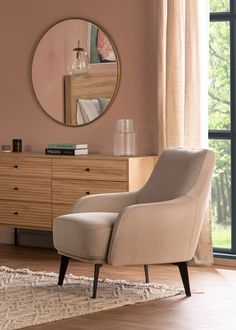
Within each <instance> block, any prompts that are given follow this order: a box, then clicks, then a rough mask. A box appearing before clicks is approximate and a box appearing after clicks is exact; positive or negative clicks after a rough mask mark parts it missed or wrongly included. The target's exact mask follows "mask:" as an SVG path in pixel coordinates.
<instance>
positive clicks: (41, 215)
mask: <svg viewBox="0 0 236 330" xmlns="http://www.w3.org/2000/svg"><path fill="white" fill-rule="evenodd" d="M0 223H1V224H4V225H10V226H13V227H17V228H42V229H46V228H47V229H51V228H52V217H51V204H50V203H34V202H15V201H3V200H0Z"/></svg>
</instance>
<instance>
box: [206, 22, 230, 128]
mask: <svg viewBox="0 0 236 330" xmlns="http://www.w3.org/2000/svg"><path fill="white" fill-rule="evenodd" d="M208 96H209V98H208V99H209V129H214V130H217V129H219V130H229V129H230V25H229V22H211V23H210V41H209V90H208Z"/></svg>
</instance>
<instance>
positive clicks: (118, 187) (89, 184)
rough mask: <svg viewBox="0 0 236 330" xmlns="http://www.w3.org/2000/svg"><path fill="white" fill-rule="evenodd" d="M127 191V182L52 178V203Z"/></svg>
mask: <svg viewBox="0 0 236 330" xmlns="http://www.w3.org/2000/svg"><path fill="white" fill-rule="evenodd" d="M122 191H127V183H126V182H122V181H121V182H119V181H99V180H98V181H97V180H65V179H53V180H52V203H58V204H60V203H63V204H72V203H74V202H75V201H76V200H77V199H79V198H80V197H82V196H85V195H93V194H101V193H111V192H122Z"/></svg>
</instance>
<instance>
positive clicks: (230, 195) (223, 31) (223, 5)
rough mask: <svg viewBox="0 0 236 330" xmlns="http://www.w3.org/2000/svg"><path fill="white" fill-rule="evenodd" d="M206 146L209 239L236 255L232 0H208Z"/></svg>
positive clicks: (235, 6) (235, 4) (235, 5)
mask: <svg viewBox="0 0 236 330" xmlns="http://www.w3.org/2000/svg"><path fill="white" fill-rule="evenodd" d="M210 11H211V14H210V29H209V90H208V95H209V112H208V113H209V146H210V148H211V149H213V150H215V152H216V170H215V173H214V177H213V181H212V238H213V247H214V252H215V254H217V255H219V256H220V255H225V254H228V255H229V256H232V257H234V255H236V91H235V88H236V1H235V0H210Z"/></svg>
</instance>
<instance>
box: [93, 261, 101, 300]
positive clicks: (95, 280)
mask: <svg viewBox="0 0 236 330" xmlns="http://www.w3.org/2000/svg"><path fill="white" fill-rule="evenodd" d="M101 267H102V264H95V265H94V278H93V295H92V297H91V298H93V299H95V298H96V296H97V286H98V277H99V270H100V268H101Z"/></svg>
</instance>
